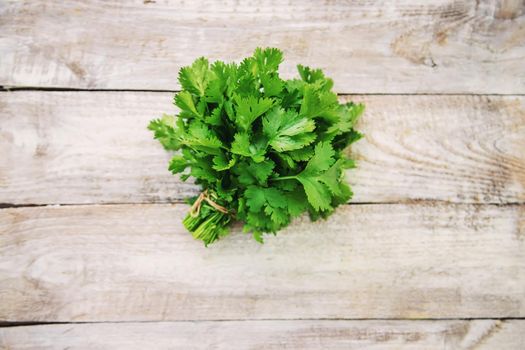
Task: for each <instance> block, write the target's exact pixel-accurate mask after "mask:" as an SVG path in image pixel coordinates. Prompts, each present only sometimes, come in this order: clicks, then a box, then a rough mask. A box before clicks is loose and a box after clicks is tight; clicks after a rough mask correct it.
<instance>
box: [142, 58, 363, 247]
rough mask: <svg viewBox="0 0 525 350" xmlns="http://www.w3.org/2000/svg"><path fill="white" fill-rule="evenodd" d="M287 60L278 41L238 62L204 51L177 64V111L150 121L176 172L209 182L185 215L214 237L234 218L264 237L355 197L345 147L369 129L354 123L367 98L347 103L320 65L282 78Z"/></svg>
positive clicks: (201, 235)
mask: <svg viewBox="0 0 525 350" xmlns="http://www.w3.org/2000/svg"><path fill="white" fill-rule="evenodd" d="M282 60H283V53H282V52H281V51H280V50H278V49H275V48H266V49H260V48H257V49H256V50H255V52H254V54H253V56H252V57H248V58H246V59H244V60H243V61H242V62H241V63H240V64H235V63H228V64H227V63H224V62H221V61H216V62H214V63H212V64H211V65H210V63H209V62H208V60H207V59H206V58H199V59H197V60H196V61H195V62H193V64H192V65H191V66H188V67H184V68H182V69H181V70H180V72H179V82H180V84H181V86H182V91H180V92H179V93H177V94H176V95H175V100H174V102H175V105H176V106H177V107H178V108H179V109H180V111H179V113H178V115H176V116H173V115H164V116H163V117H162V118H160V119H155V120H152V121H151V122H150V124H149V129H150V130H152V131H153V132H154V133H155V138H156V139H158V140H159V141H160V143H161V144H162V145H163V146H164V148H165V149H167V150H169V151H176V153H175V155H174V156H173V158H172V159H171V161H170V164H169V170H170V171H171V172H172V173H174V174H177V173H181V174H182V175H181V178H182V180H184V181H185V180H187V179H188V178H189V177H193V178H194V179H195V182H196V183H197V184H199V185H201V187H202V189H203V193H201V195H200V196H199V197H195V198H192V199H191V200H190V202H192V203H193V204H196V205H194V207H193V208H192V211H191V212H190V213H189V214H188V215H187V216H186V218H185V219H184V221H183V223H184V225H185V227H186V228H187V229H188V230H189V231H190V232H191V233H192V235H193V236H194V237H195V238H196V239H201V240H203V241H204V243H205V244H206V245H208V244H210V243H212V242H213V241H215V240H217V239H219V238H220V237H222V236H225V235H227V234H228V232H229V230H228V227H229V225H231V223H232V222H234V221H242V222H244V230H245V231H246V232H252V233H253V237H254V238H255V239H256V240H257V241H259V242H262V234H263V233H275V232H277V231H278V230H280V229H281V228H283V227H285V226H286V225H288V224H289V223H290V222H291V220H292V219H293V218H294V217H297V216H299V215H301V214H302V213H304V212H308V213H309V214H310V217H311V218H312V219H313V220H316V219H318V218H325V217H327V216H328V215H330V214H331V213H332V212H333V211H334V209H335V208H336V207H337V206H338V205H340V204H343V203H345V202H347V201H348V200H349V199H350V198H351V197H352V191H351V189H350V187H349V186H348V184H347V183H346V182H345V180H344V171H345V169H349V168H353V167H354V162H353V161H352V160H351V159H348V158H347V157H346V156H345V154H344V149H345V148H346V147H347V146H348V145H350V144H351V143H353V142H355V141H357V140H359V139H360V138H361V137H362V135H361V134H360V133H359V132H357V131H356V130H355V129H354V124H355V123H356V121H357V119H358V117H359V116H360V115H361V114H362V112H363V110H364V106H363V105H362V104H354V103H352V102H350V103H346V104H339V102H338V100H337V95H336V94H335V93H334V92H332V87H333V81H332V79H330V78H327V77H325V76H324V74H323V72H322V71H321V70H320V69H311V68H309V67H305V66H302V65H298V66H297V69H298V71H299V75H300V77H301V79H292V80H283V79H281V78H280V77H279V73H278V69H279V65H280V63H281V62H282ZM195 201H198V203H195ZM196 207H197V208H196ZM225 208H227V211H225V210H224V209H225Z"/></svg>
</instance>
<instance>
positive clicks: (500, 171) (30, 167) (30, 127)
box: [0, 91, 525, 204]
mask: <svg viewBox="0 0 525 350" xmlns="http://www.w3.org/2000/svg"><path fill="white" fill-rule="evenodd" d="M341 99H342V100H344V101H346V100H349V99H352V100H355V101H361V102H364V103H365V104H366V106H367V110H366V111H365V115H364V116H363V118H362V120H361V122H360V124H359V126H358V128H359V130H361V131H363V132H364V133H365V135H366V138H365V139H364V140H361V141H360V142H358V143H357V144H356V145H355V146H354V148H353V153H354V157H356V158H357V160H358V169H357V170H351V171H349V172H348V176H347V177H348V180H349V181H350V183H351V184H352V185H353V189H354V192H355V197H354V199H353V201H354V202H404V201H411V200H438V201H450V202H460V203H461V202H466V203H524V202H525V97H515V96H506V97H498V96H491V97H487V96H344V97H341ZM171 101H172V94H171V93H147V92H141V93H139V92H42V91H33V92H30V91H19V92H4V93H0V120H1V123H0V149H1V150H2V156H1V157H0V203H13V204H57V203H62V204H64V203H69V204H74V203H133V202H172V201H180V200H181V199H183V198H184V197H186V196H190V195H195V194H196V193H198V188H197V187H195V186H193V185H192V184H191V183H182V182H181V181H180V180H179V178H178V177H176V176H172V175H171V174H170V173H169V172H168V170H167V164H168V160H169V154H168V153H167V152H165V151H164V150H163V149H162V148H161V146H160V144H159V143H158V142H157V141H155V140H153V138H152V133H151V132H150V131H148V130H147V129H146V126H147V124H148V121H149V120H150V119H152V118H154V117H157V116H160V115H161V112H163V111H165V112H174V111H175V110H174V107H172V105H171Z"/></svg>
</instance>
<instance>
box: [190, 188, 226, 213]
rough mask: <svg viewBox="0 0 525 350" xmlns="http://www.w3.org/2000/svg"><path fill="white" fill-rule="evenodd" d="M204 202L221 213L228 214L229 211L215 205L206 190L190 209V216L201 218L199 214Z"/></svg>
mask: <svg viewBox="0 0 525 350" xmlns="http://www.w3.org/2000/svg"><path fill="white" fill-rule="evenodd" d="M202 201H206V203H208V204H209V205H211V206H212V207H213V208H215V209H216V210H218V211H220V212H221V213H224V214H228V213H229V211H228V209H226V208H225V207H223V206H222V205H219V204H217V203H215V202H214V201H213V200H211V199H210V197H209V196H208V190H204V191H203V192H201V194H200V195H199V197H198V198H197V200H196V201H195V203H193V205H192V206H191V208H190V215H191V216H193V217H196V216H199V213H200V211H201V206H202Z"/></svg>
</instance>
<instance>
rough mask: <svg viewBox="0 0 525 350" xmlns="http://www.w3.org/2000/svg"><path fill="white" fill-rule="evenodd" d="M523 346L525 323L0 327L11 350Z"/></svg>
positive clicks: (511, 349) (0, 339)
mask: <svg viewBox="0 0 525 350" xmlns="http://www.w3.org/2000/svg"><path fill="white" fill-rule="evenodd" d="M524 344H525V321H524V320H509V321H498V320H473V321H308V320H301V321H241V322H239V321H225V322H169V323H168V322H158V323H105V324H60V325H42V326H25V327H12V328H0V347H2V346H3V348H5V349H10V350H19V349H42V350H45V349H49V350H51V349H89V350H91V349H112V350H118V349H123V350H134V349H137V350H139V349H140V350H142V349H184V350H187V349H224V350H236V349H239V350H241V349H242V350H246V349H258V350H263V349H266V350H268V349H301V350H309V349H312V350H313V349H315V350H318V349H324V350H335V349H345V350H347V349H376V350H380V349H394V348H395V349H413V350H421V349H425V350H433V349H436V350H452V349H477V350H481V349H505V350H521V349H523V345H524Z"/></svg>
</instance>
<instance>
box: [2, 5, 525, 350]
mask: <svg viewBox="0 0 525 350" xmlns="http://www.w3.org/2000/svg"><path fill="white" fill-rule="evenodd" d="M257 46H275V47H279V48H281V49H282V50H283V51H284V52H285V63H284V64H283V66H282V69H281V72H282V74H283V75H284V76H285V77H292V76H294V75H295V74H296V73H295V72H294V67H295V65H296V64H298V63H303V64H307V65H312V66H315V67H320V68H322V69H324V70H325V72H326V73H327V75H329V76H331V77H333V78H334V80H335V89H336V91H337V92H338V93H339V94H340V99H341V100H342V101H345V100H354V101H362V102H364V103H366V106H367V110H366V112H365V115H364V116H363V118H362V120H361V121H360V123H359V125H358V129H359V130H361V131H362V132H364V134H365V135H366V137H365V139H363V140H361V141H360V142H359V143H357V144H356V145H355V146H354V147H353V149H352V153H353V155H354V157H355V158H357V160H358V168H357V169H355V170H351V171H349V172H348V174H347V177H348V180H349V182H350V183H351V184H352V186H353V189H354V192H355V197H354V199H353V200H352V201H351V203H349V204H348V205H345V206H343V207H341V208H340V209H338V210H337V212H336V213H335V214H334V215H333V216H332V217H330V218H329V219H328V220H327V221H324V222H316V223H311V222H310V221H309V220H308V219H307V218H302V219H300V220H297V221H296V222H294V223H293V224H292V225H291V226H290V227H289V228H287V229H285V230H284V231H282V232H280V233H279V234H278V235H277V236H276V237H273V236H272V237H268V238H267V239H266V243H265V244H264V245H260V244H258V243H256V242H255V241H254V240H252V239H251V238H250V237H249V236H248V235H245V234H242V233H241V232H240V230H239V229H236V230H234V231H235V232H234V233H233V234H232V235H231V236H229V237H227V238H226V239H223V240H221V241H219V242H218V243H216V244H213V245H212V246H211V247H209V248H207V249H205V248H204V247H203V246H202V243H201V242H199V241H195V240H193V239H192V237H191V236H190V235H189V234H188V233H187V232H186V231H185V230H184V228H183V227H182V224H181V218H182V217H183V216H184V215H185V213H186V212H187V210H188V207H187V206H186V205H184V204H182V201H183V199H184V198H185V197H187V196H189V195H195V194H196V193H198V191H199V189H198V188H197V187H196V186H194V185H193V184H191V183H182V182H181V181H180V180H179V179H178V178H177V177H174V176H172V175H171V174H170V173H169V172H168V170H167V161H168V158H169V154H167V153H166V152H165V151H164V150H163V149H162V148H161V147H160V145H159V144H158V142H157V141H155V140H153V139H152V135H151V133H150V132H149V131H148V130H146V125H147V123H148V121H149V120H150V119H152V118H154V117H158V116H159V115H160V114H161V113H162V112H170V111H175V110H174V107H172V105H171V101H172V97H173V92H174V91H176V90H177V89H178V88H179V86H178V84H177V81H176V80H177V79H176V77H177V72H178V69H179V68H180V67H181V66H183V65H187V64H188V63H191V61H192V60H193V59H195V58H196V57H198V56H207V57H210V58H211V59H221V60H240V59H241V58H242V57H245V56H247V55H250V53H251V52H252V51H253V49H254V48H255V47H257ZM0 85H1V86H2V91H0V203H1V204H0V326H1V327H0V348H1V349H157V348H160V349H228V350H229V349H283V348H286V349H365V348H370V349H398V348H399V349H524V348H525V2H524V1H522V0H500V1H497V0H478V1H467V0H456V1H453V0H437V1H424V0H402V1H396V2H389V1H379V0H370V1H357V0H347V1H337V0H335V1H314V0H310V1H304V0H303V1H301V0H291V1H244V0H240V1H239V0H238V1H227V0H221V1H189V0H186V1H182V0H181V1H162V0H145V1H142V0H141V1H96V0H89V1H46V0H34V1H8V0H1V1H0Z"/></svg>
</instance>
